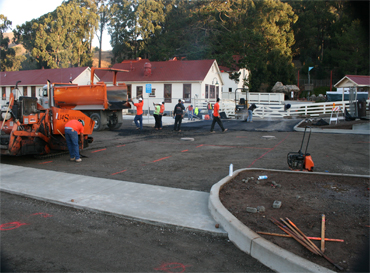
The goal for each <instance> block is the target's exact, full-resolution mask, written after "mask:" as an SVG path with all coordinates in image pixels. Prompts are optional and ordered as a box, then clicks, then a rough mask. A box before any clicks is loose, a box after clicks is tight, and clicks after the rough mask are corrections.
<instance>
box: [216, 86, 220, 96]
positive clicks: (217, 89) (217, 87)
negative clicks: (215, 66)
mask: <svg viewBox="0 0 370 273" xmlns="http://www.w3.org/2000/svg"><path fill="white" fill-rule="evenodd" d="M218 94H220V87H219V86H216V98H218Z"/></svg>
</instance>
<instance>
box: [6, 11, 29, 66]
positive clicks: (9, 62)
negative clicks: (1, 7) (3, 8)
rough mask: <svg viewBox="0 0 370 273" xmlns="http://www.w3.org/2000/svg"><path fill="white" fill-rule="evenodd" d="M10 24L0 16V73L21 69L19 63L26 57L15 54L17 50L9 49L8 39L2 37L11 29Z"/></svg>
mask: <svg viewBox="0 0 370 273" xmlns="http://www.w3.org/2000/svg"><path fill="white" fill-rule="evenodd" d="M11 25H12V22H11V21H9V20H8V18H7V17H6V16H5V15H3V14H0V58H1V63H0V71H18V70H19V69H21V68H22V66H21V63H22V61H23V60H25V59H26V57H24V56H22V55H19V54H17V53H18V52H19V51H20V49H19V48H9V43H10V39H9V38H8V37H4V33H5V32H6V31H7V30H8V29H9V28H10V27H11Z"/></svg>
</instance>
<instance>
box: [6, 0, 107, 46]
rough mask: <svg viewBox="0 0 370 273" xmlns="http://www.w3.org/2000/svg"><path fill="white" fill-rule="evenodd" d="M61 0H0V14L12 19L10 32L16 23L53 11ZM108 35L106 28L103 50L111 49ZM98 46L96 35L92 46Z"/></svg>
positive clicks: (22, 22) (19, 23)
mask: <svg viewBox="0 0 370 273" xmlns="http://www.w3.org/2000/svg"><path fill="white" fill-rule="evenodd" d="M62 2H63V0H0V14H3V15H5V16H6V17H7V18H8V20H10V21H12V26H11V27H12V29H11V30H10V29H8V30H7V32H11V31H12V30H13V29H15V28H16V26H17V25H22V24H24V23H25V22H27V21H31V20H32V19H36V18H39V17H40V16H42V15H44V14H46V13H48V12H51V11H54V10H55V9H56V8H57V7H58V6H60V5H61V4H62ZM109 41H110V37H109V34H108V31H107V30H104V34H103V45H102V48H103V50H111V49H112V47H111V45H110V44H109ZM95 46H99V42H98V39H97V38H96V36H95V37H94V39H93V47H95Z"/></svg>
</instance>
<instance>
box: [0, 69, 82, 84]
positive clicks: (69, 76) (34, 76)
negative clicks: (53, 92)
mask: <svg viewBox="0 0 370 273" xmlns="http://www.w3.org/2000/svg"><path fill="white" fill-rule="evenodd" d="M87 68H88V67H71V68H58V69H38V70H22V71H6V72H0V85H1V86H15V84H16V82H17V81H21V82H20V83H19V84H18V85H19V86H30V85H43V84H46V81H47V80H50V82H51V83H56V82H61V83H66V82H69V81H73V80H74V79H76V78H77V77H78V76H79V75H81V73H82V72H83V71H85V70H86V69H87Z"/></svg>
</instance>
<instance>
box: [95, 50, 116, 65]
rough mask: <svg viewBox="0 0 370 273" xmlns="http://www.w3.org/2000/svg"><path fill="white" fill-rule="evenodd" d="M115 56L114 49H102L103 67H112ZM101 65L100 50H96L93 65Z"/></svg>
mask: <svg viewBox="0 0 370 273" xmlns="http://www.w3.org/2000/svg"><path fill="white" fill-rule="evenodd" d="M112 57H113V55H112V51H102V53H101V67H110V66H111V65H112V61H111V58H112ZM98 65H99V52H95V53H94V55H93V67H98Z"/></svg>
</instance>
